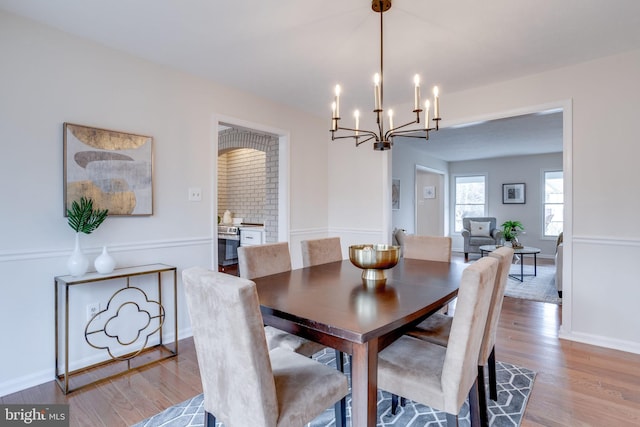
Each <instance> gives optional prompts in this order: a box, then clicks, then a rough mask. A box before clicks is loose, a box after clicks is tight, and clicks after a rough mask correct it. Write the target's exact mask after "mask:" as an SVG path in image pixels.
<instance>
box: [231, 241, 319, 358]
mask: <svg viewBox="0 0 640 427" xmlns="http://www.w3.org/2000/svg"><path fill="white" fill-rule="evenodd" d="M238 266H239V268H238V269H239V271H240V277H242V278H244V279H257V278H259V277H264V276H270V275H272V274H278V273H284V272H286V271H291V254H290V252H289V244H288V243H287V242H279V243H267V244H264V245H255V246H240V247H239V248H238ZM265 334H266V336H267V343H268V345H269V349H270V350H272V349H274V348H284V349H287V350H291V351H295V352H296V353H300V354H302V355H304V356H307V357H311V356H313V355H314V354H316V353H317V352H319V351H321V350H323V349H324V348H325V346H324V345H322V344H319V343H316V342H314V341H310V340H308V339H305V338H302V337H299V336H297V335H293V334H290V333H287V332H284V331H281V330H280V329H276V328H274V327H272V326H266V327H265Z"/></svg>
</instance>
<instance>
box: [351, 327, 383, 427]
mask: <svg viewBox="0 0 640 427" xmlns="http://www.w3.org/2000/svg"><path fill="white" fill-rule="evenodd" d="M352 361H353V365H352V366H351V425H353V426H354V427H365V426H366V427H375V426H376V418H377V400H378V399H377V394H378V340H377V339H374V340H372V341H369V342H366V343H362V344H354V345H353V358H352Z"/></svg>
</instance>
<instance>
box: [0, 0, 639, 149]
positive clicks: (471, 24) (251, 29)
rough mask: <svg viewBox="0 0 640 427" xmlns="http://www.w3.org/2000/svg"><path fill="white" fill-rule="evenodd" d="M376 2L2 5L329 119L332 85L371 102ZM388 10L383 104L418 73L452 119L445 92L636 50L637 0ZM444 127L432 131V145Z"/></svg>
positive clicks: (22, 1) (136, 0) (401, 97)
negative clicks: (436, 88) (436, 92)
mask: <svg viewBox="0 0 640 427" xmlns="http://www.w3.org/2000/svg"><path fill="white" fill-rule="evenodd" d="M370 6H371V3H370V0H325V1H300V0H274V1H264V0H233V1H221V0H187V1H185V0H109V1H99V0H55V1H51V0H0V9H4V10H6V11H9V12H11V13H15V14H18V15H22V16H24V17H27V18H30V19H34V20H36V21H40V22H42V23H45V24H47V25H50V26H53V27H55V28H59V29H61V30H63V31H65V32H68V33H71V34H75V35H77V36H80V37H83V38H87V39H90V40H94V41H96V42H98V43H101V44H103V45H106V46H109V47H112V48H115V49H118V50H121V51H125V52H129V53H131V54H132V55H135V56H138V57H142V58H145V59H147V60H150V61H153V62H156V63H160V64H164V65H167V66H170V67H173V68H176V69H180V70H184V71H186V72H189V73H192V74H195V75H198V76H202V77H205V78H208V79H211V80H214V81H216V82H219V83H222V84H224V85H227V86H231V87H235V88H238V89H240V90H243V91H247V92H250V93H253V94H256V95H258V96H261V97H264V98H267V99H270V100H273V101H275V102H277V103H281V104H284V105H288V106H291V107H293V108H298V109H301V110H304V111H306V112H308V113H311V114H316V115H318V116H322V117H324V116H326V117H327V122H329V115H330V104H331V102H332V100H333V99H332V96H333V87H334V85H335V84H336V83H340V84H341V86H342V88H343V95H342V97H341V105H342V109H343V110H346V111H351V110H352V109H355V108H359V109H360V110H361V111H367V110H369V109H370V108H371V107H372V103H373V99H372V98H373V89H372V86H373V85H372V76H373V74H374V73H375V72H376V71H377V69H378V67H379V18H378V15H376V14H375V13H373V12H372V11H371V7H370ZM384 19H385V21H384V28H385V33H384V36H385V52H384V55H385V56H384V60H385V64H384V77H385V86H384V87H385V93H384V97H385V106H389V107H391V106H393V105H394V104H396V105H400V104H409V103H411V102H412V99H413V98H412V97H413V86H412V85H413V83H412V80H413V75H414V74H416V73H419V74H420V75H421V78H422V82H423V87H424V89H423V96H424V95H426V94H427V93H428V92H430V90H429V91H427V88H430V87H431V86H432V85H434V84H438V85H439V86H440V93H441V100H442V102H441V109H442V115H443V118H444V120H443V122H444V123H443V124H444V125H445V126H446V94H447V92H449V93H451V92H457V91H461V90H465V89H469V88H472V87H477V86H481V85H487V84H491V83H494V82H498V81H504V80H508V79H513V78H517V77H520V76H523V75H528V74H534V73H538V72H543V71H546V70H550V69H555V68H559V67H563V66H567V65H570V64H574V63H579V62H583V61H587V60H590V59H594V58H598V57H603V56H607V55H612V54H615V53H619V52H623V51H628V50H634V49H638V48H640V31H639V30H638V28H640V1H638V0H561V1H559V0H536V1H513V0H491V1H477V0H456V1H429V0H394V2H393V7H392V8H391V10H390V11H389V12H387V13H385V18H384ZM601 83H602V82H594V84H601ZM364 114H365V113H363V115H364ZM529 118H538V119H540V120H551V118H549V117H547V118H541V117H537V116H531V117H529ZM534 127H536V126H534ZM480 129H482V128H476V131H475V132H480ZM470 131H471V129H468V130H467V132H470ZM493 132H494V134H493V137H492V140H493V141H495V137H496V135H495V131H493ZM443 135H446V132H445V131H444V130H442V131H440V132H439V133H437V134H434V136H433V137H432V139H431V144H435V143H436V139H438V140H440V139H445V138H446V137H445V136H443ZM436 137H437V138H436ZM440 142H441V143H443V144H444V141H440ZM474 144H476V145H477V143H474ZM467 149H469V150H471V149H473V148H472V146H470V147H467V148H465V150H467Z"/></svg>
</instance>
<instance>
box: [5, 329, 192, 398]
mask: <svg viewBox="0 0 640 427" xmlns="http://www.w3.org/2000/svg"><path fill="white" fill-rule="evenodd" d="M178 336H179V337H180V339H181V340H183V339H185V338H190V337H192V336H193V333H192V332H191V327H188V328H184V329H180V330H179V331H178ZM173 342H174V337H173V334H166V335H165V337H164V344H166V345H167V346H168V347H169V348H170V349H171V345H172V344H173ZM150 344H151V345H154V344H157V343H150ZM179 352H180V346H178V353H179ZM103 360H105V359H104V357H103V356H102V355H101V354H100V355H95V356H92V357H86V358H83V359H82V360H77V361H75V362H74V363H72V364H70V367H69V369H70V370H71V371H73V370H76V369H80V368H82V367H83V366H91V365H93V364H95V363H99V362H101V361H103ZM50 381H55V368H51V369H43V370H41V371H38V372H33V373H31V374H28V375H23V376H21V377H18V378H14V379H12V380H9V381H3V382H2V383H0V397H3V396H6V395H8V394H12V393H16V392H18V391H21V390H25V389H27V388H31V387H35V386H38V385H40V384H44V383H48V382H50Z"/></svg>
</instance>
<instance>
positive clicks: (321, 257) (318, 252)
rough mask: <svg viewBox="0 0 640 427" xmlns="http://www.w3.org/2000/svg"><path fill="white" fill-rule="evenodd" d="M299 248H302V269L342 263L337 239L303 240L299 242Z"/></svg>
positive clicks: (340, 249)
mask: <svg viewBox="0 0 640 427" xmlns="http://www.w3.org/2000/svg"><path fill="white" fill-rule="evenodd" d="M300 246H302V265H303V266H304V267H311V266H312V265H319V264H326V263H328V262H335V261H342V247H341V246H340V238H339V237H327V238H324V239H313V240H303V241H302V242H300Z"/></svg>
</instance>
